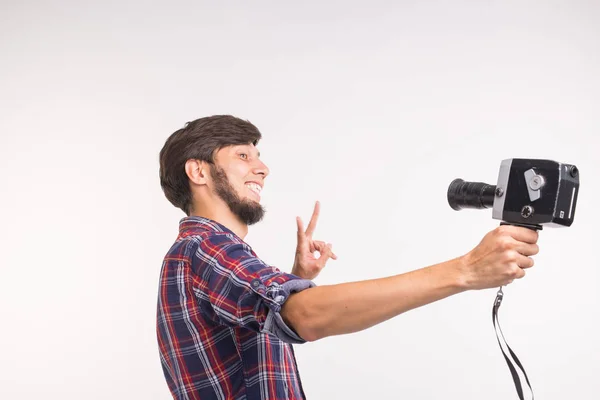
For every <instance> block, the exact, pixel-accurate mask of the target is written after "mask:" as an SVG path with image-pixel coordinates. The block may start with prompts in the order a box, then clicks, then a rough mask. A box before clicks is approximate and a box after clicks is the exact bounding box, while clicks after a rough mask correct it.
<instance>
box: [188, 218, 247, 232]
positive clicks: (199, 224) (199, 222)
mask: <svg viewBox="0 0 600 400" xmlns="http://www.w3.org/2000/svg"><path fill="white" fill-rule="evenodd" d="M202 232H225V233H231V234H233V235H235V233H233V231H231V230H230V229H229V228H227V227H226V226H225V225H222V224H220V223H218V222H217V221H213V220H212V219H208V218H204V217H199V216H190V217H185V218H182V219H181V220H180V221H179V236H180V237H187V236H191V235H197V234H199V233H202ZM236 236H237V235H236Z"/></svg>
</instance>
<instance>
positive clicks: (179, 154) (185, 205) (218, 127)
mask: <svg viewBox="0 0 600 400" xmlns="http://www.w3.org/2000/svg"><path fill="white" fill-rule="evenodd" d="M260 138H261V134H260V131H259V130H258V128H256V126H254V125H252V124H251V123H250V122H249V121H244V120H241V119H239V118H236V117H233V116H231V115H213V116H210V117H204V118H199V119H197V120H195V121H192V122H188V123H187V124H185V126H184V127H183V128H181V129H179V130H177V131H175V132H173V133H172V134H171V136H169V138H168V139H167V141H166V142H165V145H164V146H163V148H162V150H161V151H160V155H159V161H160V170H159V175H160V186H161V187H162V190H163V192H164V193H165V196H166V197H167V199H168V200H169V201H170V202H171V203H172V204H173V205H174V206H175V207H178V208H180V209H182V210H183V212H184V213H186V215H190V213H191V212H192V192H191V190H190V185H189V178H188V176H187V174H186V172H185V163H186V162H187V160H190V159H196V160H201V161H206V162H208V163H209V164H214V156H215V154H216V152H217V151H218V150H220V149H221V148H223V147H227V146H231V145H239V144H250V143H252V144H254V145H255V146H256V144H258V141H259V140H260Z"/></svg>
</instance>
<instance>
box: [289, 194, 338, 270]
mask: <svg viewBox="0 0 600 400" xmlns="http://www.w3.org/2000/svg"><path fill="white" fill-rule="evenodd" d="M320 207H321V205H320V203H319V202H318V201H317V202H316V203H315V210H314V211H313V215H312V218H311V219H310V222H309V224H308V228H306V231H304V226H303V224H302V219H300V217H296V223H297V224H298V245H297V246H296V257H295V259H294V267H293V268H292V274H294V275H297V276H299V277H301V278H304V279H314V278H316V277H317V275H319V273H320V272H321V270H322V269H323V268H325V264H326V263H327V260H329V259H330V258H332V259H334V260H337V256H336V255H335V254H334V253H333V251H332V250H331V247H332V245H331V243H325V242H323V241H321V240H313V238H312V235H313V232H314V231H315V228H316V227H317V219H319V211H320ZM315 251H318V252H319V253H320V256H319V258H317V257H315V255H314V253H315Z"/></svg>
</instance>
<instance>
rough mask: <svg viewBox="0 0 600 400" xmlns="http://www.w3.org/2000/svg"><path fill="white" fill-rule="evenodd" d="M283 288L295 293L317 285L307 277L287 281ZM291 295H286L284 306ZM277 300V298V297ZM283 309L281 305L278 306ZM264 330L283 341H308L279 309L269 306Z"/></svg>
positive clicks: (287, 291) (298, 342)
mask: <svg viewBox="0 0 600 400" xmlns="http://www.w3.org/2000/svg"><path fill="white" fill-rule="evenodd" d="M281 286H282V289H283V290H284V292H286V293H289V294H291V293H295V292H301V291H302V290H304V289H308V288H311V287H314V286H316V285H315V283H314V282H312V281H310V280H307V279H293V280H291V281H287V282H285V283H284V284H282V285H281ZM288 297H289V296H286V297H285V298H284V299H283V301H282V302H281V303H280V306H282V305H283V304H284V303H285V300H287V298H288ZM276 300H277V299H276ZM278 308H279V309H281V308H280V307H278ZM262 331H263V332H265V333H268V334H271V335H274V336H276V337H278V338H279V339H280V340H281V341H283V342H286V343H294V344H302V343H306V340H304V339H302V338H301V337H300V336H299V335H298V334H297V333H296V332H294V330H293V329H292V328H291V327H289V326H288V325H287V324H286V323H285V322H284V321H283V318H282V317H281V314H280V312H279V311H274V310H273V308H269V312H268V313H267V318H266V319H265V324H264V326H263V329H262Z"/></svg>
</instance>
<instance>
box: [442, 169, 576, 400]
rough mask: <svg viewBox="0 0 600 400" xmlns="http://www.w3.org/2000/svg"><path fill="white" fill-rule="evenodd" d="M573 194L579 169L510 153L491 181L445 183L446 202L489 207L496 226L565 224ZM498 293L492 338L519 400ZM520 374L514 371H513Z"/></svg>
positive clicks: (520, 391) (522, 397) (517, 378)
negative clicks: (517, 156)
mask: <svg viewBox="0 0 600 400" xmlns="http://www.w3.org/2000/svg"><path fill="white" fill-rule="evenodd" d="M578 194H579V169H578V168H577V167H576V166H575V165H572V164H563V163H559V162H556V161H551V160H536V159H523V158H511V159H507V160H503V161H502V163H501V164H500V172H499V173H498V181H497V183H496V185H490V184H487V183H483V182H465V181H464V180H462V179H455V180H454V181H452V182H451V183H450V186H449V187H448V204H450V207H452V209H454V210H457V211H458V210H462V209H464V208H475V209H483V208H492V218H494V219H497V220H500V224H501V225H507V224H509V225H517V226H523V227H526V228H530V229H534V230H538V231H539V230H541V229H542V228H543V227H544V226H550V227H564V226H571V224H572V223H573V219H574V218H575V208H576V205H577V196H578ZM503 297H504V293H503V291H502V288H500V289H499V290H498V293H497V294H496V299H495V301H494V305H493V307H492V322H493V324H494V330H495V332H496V339H497V340H498V345H499V346H500V349H501V351H502V355H503V356H504V359H505V361H506V364H507V365H508V368H509V370H510V373H511V375H512V378H513V382H514V384H515V389H516V391H517V394H518V396H519V399H520V400H525V395H524V392H523V385H522V383H521V382H522V381H521V379H522V378H524V379H525V382H526V383H527V385H528V386H529V389H530V390H531V398H533V389H532V388H531V384H530V382H529V377H528V376H527V373H526V372H525V368H524V367H523V364H522V363H521V361H520V360H519V359H518V357H517V355H516V354H515V352H514V351H513V350H512V349H511V348H510V346H509V345H508V343H506V340H505V338H504V334H503V333H502V329H501V328H500V322H499V320H498V310H499V308H500V305H501V304H502V299H503ZM517 369H518V370H520V371H521V373H522V376H520V374H519V371H518V370H517Z"/></svg>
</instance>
